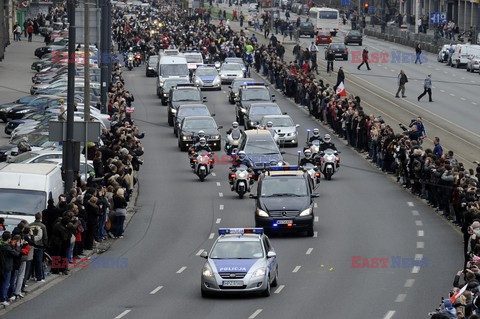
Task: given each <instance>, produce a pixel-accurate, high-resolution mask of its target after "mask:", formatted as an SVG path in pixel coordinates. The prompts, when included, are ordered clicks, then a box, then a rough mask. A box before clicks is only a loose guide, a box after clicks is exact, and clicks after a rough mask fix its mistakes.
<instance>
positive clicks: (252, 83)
mask: <svg viewBox="0 0 480 319" xmlns="http://www.w3.org/2000/svg"><path fill="white" fill-rule="evenodd" d="M254 85H265V82H247V86H254Z"/></svg>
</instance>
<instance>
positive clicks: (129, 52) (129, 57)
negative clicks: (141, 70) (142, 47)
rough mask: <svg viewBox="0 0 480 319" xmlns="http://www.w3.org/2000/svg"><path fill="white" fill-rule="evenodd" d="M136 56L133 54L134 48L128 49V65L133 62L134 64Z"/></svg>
mask: <svg viewBox="0 0 480 319" xmlns="http://www.w3.org/2000/svg"><path fill="white" fill-rule="evenodd" d="M134 58H135V55H134V54H133V48H132V47H130V50H129V51H128V54H127V66H128V65H129V64H130V63H132V66H133V59H134Z"/></svg>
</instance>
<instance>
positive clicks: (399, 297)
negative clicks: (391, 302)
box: [395, 294, 407, 302]
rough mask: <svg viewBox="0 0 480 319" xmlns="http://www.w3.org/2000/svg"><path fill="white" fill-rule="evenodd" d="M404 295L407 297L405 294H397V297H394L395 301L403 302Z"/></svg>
mask: <svg viewBox="0 0 480 319" xmlns="http://www.w3.org/2000/svg"><path fill="white" fill-rule="evenodd" d="M405 297H407V295H406V294H399V295H398V296H397V299H395V302H403V301H404V300H405Z"/></svg>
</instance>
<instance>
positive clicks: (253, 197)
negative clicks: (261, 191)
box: [249, 194, 258, 199]
mask: <svg viewBox="0 0 480 319" xmlns="http://www.w3.org/2000/svg"><path fill="white" fill-rule="evenodd" d="M249 197H250V198H251V199H257V198H258V196H257V195H253V194H250V196H249Z"/></svg>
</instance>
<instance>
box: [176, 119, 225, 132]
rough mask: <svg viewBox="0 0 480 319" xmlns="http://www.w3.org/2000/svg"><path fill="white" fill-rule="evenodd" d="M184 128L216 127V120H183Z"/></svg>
mask: <svg viewBox="0 0 480 319" xmlns="http://www.w3.org/2000/svg"><path fill="white" fill-rule="evenodd" d="M183 128H184V129H194V130H195V129H216V128H217V126H216V125H215V121H214V120H213V119H201V120H199V119H192V120H186V121H184V122H183Z"/></svg>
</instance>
